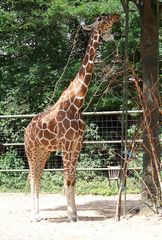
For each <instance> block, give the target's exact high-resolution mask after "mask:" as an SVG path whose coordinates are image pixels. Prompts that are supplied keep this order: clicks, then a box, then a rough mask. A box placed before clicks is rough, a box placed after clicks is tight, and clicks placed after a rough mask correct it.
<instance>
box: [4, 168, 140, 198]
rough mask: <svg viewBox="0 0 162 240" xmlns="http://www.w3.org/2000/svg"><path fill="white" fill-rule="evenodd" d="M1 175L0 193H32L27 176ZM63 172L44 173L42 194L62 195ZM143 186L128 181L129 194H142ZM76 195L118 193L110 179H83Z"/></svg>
mask: <svg viewBox="0 0 162 240" xmlns="http://www.w3.org/2000/svg"><path fill="white" fill-rule="evenodd" d="M4 174H5V175H3V174H0V192H30V187H29V183H28V180H27V174H26V173H24V174H23V175H22V173H19V174H18V173H16V174H15V175H13V174H12V176H10V175H6V173H4ZM63 185H64V183H63V172H44V173H43V175H42V180H41V192H48V193H62V192H63V191H64V186H63ZM140 192H141V186H140V183H139V180H138V179H136V178H128V179H127V193H132V194H133V193H140ZM76 193H77V194H78V195H84V194H93V195H104V196H111V195H115V194H117V193H118V188H117V184H116V182H115V181H112V182H111V185H109V182H108V179H107V178H106V177H104V176H101V177H98V176H96V177H95V178H92V179H85V178H84V179H81V178H79V177H78V179H77V181H76Z"/></svg>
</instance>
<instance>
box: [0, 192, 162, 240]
mask: <svg viewBox="0 0 162 240" xmlns="http://www.w3.org/2000/svg"><path fill="white" fill-rule="evenodd" d="M139 200H140V196H139V195H129V196H127V209H128V211H129V210H130V209H131V208H133V207H136V206H138V205H139ZM76 203H77V209H78V218H79V221H78V222H76V223H67V222H66V198H65V196H64V195H56V194H54V195H53V194H41V195H40V209H41V216H42V217H44V218H45V220H43V221H41V222H38V223H32V222H31V221H30V219H31V212H30V207H31V199H30V195H25V194H15V193H14V194H12V193H0V240H20V239H21V240H27V239H33V240H38V239H39V240H58V239H59V240H100V239H102V240H117V239H124V240H127V239H131V240H134V239H135V240H137V239H138V240H143V239H147V240H160V239H162V219H159V218H158V217H155V216H154V217H150V216H141V215H139V214H136V215H133V216H132V215H131V214H128V215H127V217H126V218H125V219H123V218H122V219H121V221H120V222H116V221H115V219H114V215H115V208H116V197H103V196H91V195H86V196H77V197H76Z"/></svg>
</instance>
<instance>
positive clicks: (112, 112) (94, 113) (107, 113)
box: [0, 110, 143, 119]
mask: <svg viewBox="0 0 162 240" xmlns="http://www.w3.org/2000/svg"><path fill="white" fill-rule="evenodd" d="M142 112H143V111H142V110H128V111H127V113H130V114H131V113H142ZM122 113H123V111H104V112H83V113H82V114H83V115H85V116H91V115H114V114H122ZM34 116H36V114H24V115H23V114H17V115H0V119H5V118H32V117H34Z"/></svg>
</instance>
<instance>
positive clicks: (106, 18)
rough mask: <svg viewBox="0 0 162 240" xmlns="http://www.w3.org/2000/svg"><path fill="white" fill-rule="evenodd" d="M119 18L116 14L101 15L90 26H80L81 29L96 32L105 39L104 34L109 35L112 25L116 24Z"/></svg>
mask: <svg viewBox="0 0 162 240" xmlns="http://www.w3.org/2000/svg"><path fill="white" fill-rule="evenodd" d="M119 18H120V16H119V15H118V14H113V15H101V16H98V17H96V19H95V22H94V23H92V24H90V25H82V28H83V29H84V30H86V31H91V30H97V31H98V32H99V33H100V35H101V36H104V37H105V34H109V32H110V31H111V28H112V25H113V23H115V22H118V21H119ZM104 40H106V39H104Z"/></svg>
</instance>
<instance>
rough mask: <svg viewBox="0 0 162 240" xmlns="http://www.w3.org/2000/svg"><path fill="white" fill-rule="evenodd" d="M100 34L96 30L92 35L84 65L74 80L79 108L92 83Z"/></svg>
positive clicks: (76, 102)
mask: <svg viewBox="0 0 162 240" xmlns="http://www.w3.org/2000/svg"><path fill="white" fill-rule="evenodd" d="M99 38H100V33H99V32H98V31H97V30H94V31H93V32H92V33H91V36H90V40H89V43H88V46H87V49H86V54H85V56H84V58H83V62H82V65H81V67H80V69H79V72H78V73H77V75H76V77H75V78H74V80H73V82H72V83H73V84H72V85H73V88H74V94H75V99H76V101H75V104H76V105H77V107H78V108H80V107H82V105H83V103H84V99H85V96H86V93H87V90H88V86H89V84H90V81H91V76H92V72H93V67H94V60H95V58H96V51H97V48H98V45H99Z"/></svg>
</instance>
